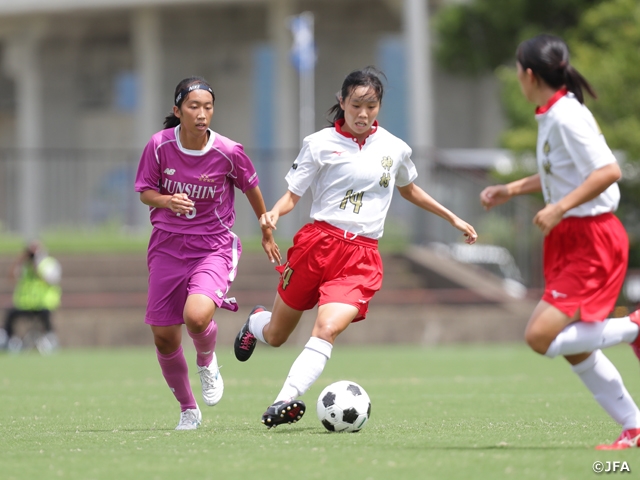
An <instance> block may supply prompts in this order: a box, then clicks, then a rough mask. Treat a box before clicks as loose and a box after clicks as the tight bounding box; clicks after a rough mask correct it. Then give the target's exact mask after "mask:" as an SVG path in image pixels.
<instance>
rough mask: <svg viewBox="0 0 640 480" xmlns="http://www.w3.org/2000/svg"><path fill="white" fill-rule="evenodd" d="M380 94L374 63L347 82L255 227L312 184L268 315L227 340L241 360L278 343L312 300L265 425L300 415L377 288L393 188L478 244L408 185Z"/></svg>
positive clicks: (406, 158) (467, 229)
mask: <svg viewBox="0 0 640 480" xmlns="http://www.w3.org/2000/svg"><path fill="white" fill-rule="evenodd" d="M383 91H384V87H383V84H382V81H381V80H380V72H378V71H377V70H376V69H375V68H373V67H367V68H365V69H363V70H356V71H354V72H351V73H350V74H349V75H348V76H347V77H346V78H345V80H344V82H343V84H342V89H341V91H340V94H339V99H338V100H339V101H338V103H337V104H336V105H335V106H334V107H333V108H332V109H331V110H330V114H332V115H333V119H332V121H331V126H330V127H327V128H324V129H323V130H321V131H319V132H317V133H314V134H312V135H309V136H308V137H307V138H305V139H304V142H303V146H302V150H301V151H300V154H299V155H298V157H297V158H296V160H295V162H294V163H293V165H292V167H291V169H290V170H289V173H288V174H287V176H286V180H287V183H288V185H289V187H288V190H287V192H286V193H285V194H284V196H283V197H282V198H281V199H280V200H278V202H276V204H275V206H274V207H273V208H272V209H271V211H269V212H267V213H265V214H264V215H262V216H261V217H260V226H261V227H262V229H263V231H265V232H270V231H271V230H274V229H275V228H276V224H277V223H278V219H279V218H280V216H282V215H285V214H287V213H289V212H290V211H291V210H292V209H293V208H294V207H295V205H296V204H297V203H298V200H300V197H301V196H302V195H303V194H304V193H305V192H306V191H307V190H308V189H310V190H311V195H312V199H313V203H312V205H311V218H312V219H313V222H312V223H309V224H307V225H305V226H303V227H302V228H301V229H300V231H298V233H297V234H296V235H295V237H294V239H293V246H292V247H291V248H290V249H289V251H288V252H287V262H286V264H285V265H282V266H280V267H278V268H277V269H278V271H279V272H280V273H281V278H280V283H279V285H278V292H277V294H276V299H275V303H274V305H273V309H272V312H269V311H267V310H266V309H265V308H264V307H262V306H257V307H256V308H254V309H253V311H252V312H251V314H250V315H249V319H248V320H247V322H246V323H245V325H244V326H243V328H242V329H241V330H240V332H239V333H238V336H237V338H236V341H235V345H234V351H235V354H236V357H237V358H238V360H240V361H246V360H248V359H249V357H250V356H251V354H252V353H253V350H254V348H255V345H256V341H257V340H260V341H261V342H264V343H267V344H269V345H272V346H274V347H279V346H280V345H282V344H283V343H285V342H286V341H287V339H288V338H289V335H291V333H292V332H293V330H294V329H295V328H296V325H297V324H298V321H299V320H300V317H301V316H302V313H303V311H305V310H310V309H312V308H313V307H315V305H318V315H317V317H316V321H315V325H314V328H313V331H312V333H311V338H310V339H309V341H308V342H307V344H306V345H305V348H304V350H303V351H302V353H301V354H300V356H299V357H298V358H297V359H296V361H295V362H294V363H293V365H292V367H291V370H290V372H289V375H288V376H287V379H286V381H285V383H284V386H283V387H282V390H281V391H280V393H279V394H278V395H277V396H276V398H275V401H274V403H273V405H271V406H270V407H269V408H268V409H267V411H266V412H265V413H264V415H263V416H262V421H263V423H264V424H265V425H266V426H267V427H273V426H275V425H280V424H283V423H292V422H296V421H298V420H299V419H300V418H301V417H302V415H303V414H304V411H305V405H304V403H303V402H302V401H301V400H298V397H299V396H300V395H302V394H304V393H305V392H306V391H307V390H308V389H309V388H310V387H311V385H312V384H313V383H314V382H315V381H316V380H317V379H318V377H319V376H320V374H321V373H322V371H323V369H324V366H325V364H326V362H327V360H328V359H329V357H330V356H331V350H332V348H333V344H334V342H335V340H336V338H337V337H338V335H340V333H342V332H343V331H344V330H345V329H346V328H347V327H348V326H349V325H350V324H351V322H355V321H359V320H363V319H364V318H365V316H366V314H367V310H368V306H369V301H370V300H371V298H372V297H373V295H374V294H375V292H377V291H378V290H379V289H380V287H381V285H382V262H381V259H380V255H379V253H378V247H377V244H378V238H380V237H381V236H382V232H383V227H384V220H385V217H386V215H387V212H388V210H389V205H390V202H391V197H392V195H393V191H394V187H395V188H397V189H398V191H399V192H400V195H402V197H403V198H405V199H406V200H408V201H410V202H411V203H413V204H415V205H417V206H418V207H420V208H422V209H424V210H426V211H428V212H431V213H434V214H436V215H438V216H440V217H442V218H444V219H445V220H447V221H448V222H449V223H450V224H451V225H452V226H453V227H454V228H457V229H458V230H460V231H461V232H462V233H463V234H464V236H465V237H466V242H467V243H470V244H471V243H474V242H475V241H476V238H477V235H476V232H475V230H474V229H473V227H472V226H471V225H469V224H468V223H467V222H465V221H463V220H461V219H460V218H458V217H457V216H456V215H454V214H453V213H452V212H450V211H449V210H447V209H446V208H445V207H443V206H442V205H440V204H439V203H438V202H436V201H435V200H434V199H433V198H431V197H430V196H429V195H427V193H425V191H424V190H422V189H421V188H420V187H418V186H417V185H416V184H415V183H413V182H414V181H415V179H416V177H417V173H416V168H415V166H414V164H413V162H412V161H411V149H410V148H409V146H408V145H407V144H406V143H405V142H403V141H402V140H400V139H399V138H397V137H395V136H393V135H392V134H391V133H389V132H388V131H386V130H385V129H384V128H382V127H380V126H379V125H378V122H377V120H376V118H377V116H378V112H379V110H380V105H381V102H382V96H383Z"/></svg>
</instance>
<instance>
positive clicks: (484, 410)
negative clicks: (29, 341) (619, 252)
mask: <svg viewBox="0 0 640 480" xmlns="http://www.w3.org/2000/svg"><path fill="white" fill-rule="evenodd" d="M298 352H299V349H297V348H296V349H284V348H283V349H269V348H267V347H262V346H259V347H258V350H257V351H256V353H255V355H254V357H253V358H252V359H251V360H250V361H249V362H247V363H245V364H243V363H239V362H237V361H236V360H235V358H233V354H232V352H231V348H230V347H228V346H219V347H218V357H219V360H220V363H221V364H222V373H223V377H224V380H225V394H224V397H223V399H222V401H221V402H220V404H218V405H217V406H216V407H206V406H204V404H203V403H202V401H201V397H200V383H199V380H198V378H197V375H196V374H195V360H194V353H193V350H189V349H187V357H188V360H189V366H190V369H191V377H192V385H193V388H194V392H196V398H197V399H198V400H199V403H200V405H201V408H202V410H203V424H202V426H201V428H200V429H199V430H197V431H193V432H176V431H175V430H174V427H175V425H176V424H177V421H178V416H179V408H178V406H177V402H176V401H175V400H174V398H173V395H172V394H171V393H170V392H169V390H168V388H167V387H166V385H165V383H164V379H163V378H162V376H161V373H160V370H159V367H158V365H157V362H156V358H155V353H154V350H153V349H152V348H138V349H117V350H67V351H64V350H62V351H59V352H58V353H56V354H54V355H52V356H49V357H41V356H39V355H38V354H36V353H24V354H21V355H6V354H5V355H2V356H0V371H2V377H1V378H2V380H1V381H0V399H1V402H2V405H1V407H0V408H1V410H0V411H1V412H2V413H1V414H0V477H1V478H3V479H20V480H22V479H49V478H52V479H54V478H55V479H57V478H62V479H83V480H88V479H117V480H125V479H136V480H139V479H175V478H180V479H234V478H240V479H260V480H262V479H323V480H334V479H336V480H338V479H339V480H342V479H354V480H359V479H375V480H383V479H384V480H386V479H393V480H399V479H500V478H514V479H588V478H592V477H595V476H596V474H595V473H593V471H592V465H593V463H594V462H595V461H598V460H599V461H603V462H604V461H616V460H617V461H625V462H627V463H628V466H629V467H630V469H631V472H632V473H631V475H626V474H625V473H618V474H616V475H623V478H633V477H635V476H636V475H637V474H638V472H640V451H637V450H633V451H630V450H624V451H618V452H598V451H596V450H594V448H593V447H594V445H596V444H598V443H602V442H610V441H612V440H614V439H615V438H616V437H617V435H618V434H619V428H618V426H617V425H616V424H615V423H614V422H613V421H612V420H610V419H609V418H608V417H607V416H606V414H605V413H604V412H602V411H601V410H600V408H599V406H598V405H597V404H596V403H595V401H594V400H593V399H592V398H591V395H590V394H589V393H588V392H587V390H586V389H585V388H584V387H583V386H582V384H581V383H580V381H579V380H578V378H577V377H576V376H575V375H573V374H572V373H571V372H570V370H569V367H568V366H567V365H566V364H565V362H564V360H561V359H556V360H548V359H545V358H542V357H539V356H537V355H535V354H533V353H531V352H530V351H528V350H527V349H526V348H525V347H524V346H520V345H517V346H472V347H469V346H457V347H440V348H429V349H423V348H418V347H414V346H397V347H378V346H371V347H367V348H351V347H338V348H336V349H335V350H334V355H333V357H332V359H331V360H330V362H329V363H328V365H327V368H326V369H325V371H324V373H323V375H322V377H321V378H320V380H319V381H318V382H317V383H316V385H314V387H313V388H312V390H311V391H309V392H308V393H307V394H306V395H305V396H304V397H303V400H305V401H306V402H307V405H308V406H309V407H310V408H309V411H308V412H307V415H306V416H305V417H304V418H303V419H302V421H301V422H299V423H297V424H295V425H285V426H281V427H278V428H275V429H273V430H267V429H266V428H265V427H264V426H263V425H262V424H261V423H260V421H259V420H260V416H261V414H262V412H263V411H264V409H265V408H266V406H268V405H269V404H270V403H271V401H272V400H273V397H274V396H275V394H276V393H277V392H278V391H279V389H280V386H281V384H282V381H283V380H284V377H285V376H286V373H287V371H288V369H289V366H290V364H291V362H292V361H293V359H294V358H295V357H296V356H297V354H298ZM607 354H608V356H609V357H610V358H611V359H612V360H613V361H614V363H615V364H616V365H617V366H618V368H619V369H620V371H621V373H622V375H623V377H624V378H625V380H626V385H627V387H628V389H629V391H630V392H631V394H632V395H634V397H635V398H636V399H637V400H640V370H639V368H638V362H637V360H636V359H635V357H634V356H633V354H632V352H631V350H630V349H629V348H628V347H624V348H623V347H616V348H613V349H610V350H608V351H607ZM341 379H350V380H354V381H356V382H358V383H360V384H361V385H362V386H363V387H364V388H365V389H366V390H367V392H368V393H369V395H370V397H371V400H372V416H371V420H370V421H369V423H368V424H367V426H366V427H365V429H364V430H362V431H361V432H359V433H355V434H348V433H343V434H335V433H328V432H326V431H325V430H324V428H323V427H322V425H321V424H320V423H319V422H318V420H317V418H316V415H315V400H316V398H317V396H318V394H319V392H320V391H321V390H322V388H324V386H326V385H327V384H329V383H331V382H333V381H336V380H341Z"/></svg>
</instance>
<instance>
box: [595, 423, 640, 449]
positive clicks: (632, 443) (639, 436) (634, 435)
mask: <svg viewBox="0 0 640 480" xmlns="http://www.w3.org/2000/svg"><path fill="white" fill-rule="evenodd" d="M633 447H640V428H630V429H629V430H624V431H623V432H622V433H621V434H620V436H619V437H618V439H617V440H616V441H615V442H613V443H612V444H611V445H598V446H597V447H596V450H624V449H625V448H633Z"/></svg>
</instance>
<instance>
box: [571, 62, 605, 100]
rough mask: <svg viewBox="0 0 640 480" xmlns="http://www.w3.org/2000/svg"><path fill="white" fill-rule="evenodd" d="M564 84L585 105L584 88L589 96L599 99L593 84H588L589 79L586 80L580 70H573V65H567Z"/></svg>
mask: <svg viewBox="0 0 640 480" xmlns="http://www.w3.org/2000/svg"><path fill="white" fill-rule="evenodd" d="M564 83H565V85H566V87H567V90H569V91H570V92H571V93H573V94H574V95H575V96H576V98H577V99H578V101H579V102H580V103H584V93H583V91H582V89H583V88H584V89H585V90H586V91H587V92H589V95H591V96H592V97H593V98H598V95H596V91H595V90H594V89H593V87H592V86H591V84H590V83H589V82H587V79H586V78H584V77H583V76H582V74H581V73H580V72H579V71H578V70H576V69H575V68H573V66H572V65H567V66H566V68H565V70H564Z"/></svg>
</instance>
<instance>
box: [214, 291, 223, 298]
mask: <svg viewBox="0 0 640 480" xmlns="http://www.w3.org/2000/svg"><path fill="white" fill-rule="evenodd" d="M216 295H218V297H219V298H222V297H224V293H222V290H220V289H218V290H216Z"/></svg>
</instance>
